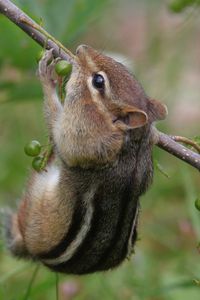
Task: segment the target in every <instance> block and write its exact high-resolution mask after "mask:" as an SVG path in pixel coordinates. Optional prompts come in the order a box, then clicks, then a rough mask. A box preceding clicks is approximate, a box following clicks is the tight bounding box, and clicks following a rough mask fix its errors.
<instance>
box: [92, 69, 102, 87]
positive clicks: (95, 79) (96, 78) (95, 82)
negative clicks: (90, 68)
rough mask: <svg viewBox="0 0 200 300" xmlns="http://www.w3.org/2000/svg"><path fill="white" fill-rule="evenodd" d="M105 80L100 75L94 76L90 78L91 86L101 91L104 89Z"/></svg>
mask: <svg viewBox="0 0 200 300" xmlns="http://www.w3.org/2000/svg"><path fill="white" fill-rule="evenodd" d="M104 84H105V80H104V78H103V76H102V75H101V74H98V73H96V74H94V75H93V78H92V85H93V86H94V87H95V88H96V89H98V90H101V89H103V88H104Z"/></svg>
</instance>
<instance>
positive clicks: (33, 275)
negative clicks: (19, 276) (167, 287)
mask: <svg viewBox="0 0 200 300" xmlns="http://www.w3.org/2000/svg"><path fill="white" fill-rule="evenodd" d="M39 268H40V265H37V266H36V267H35V268H34V271H33V274H32V276H31V279H30V282H29V284H28V288H27V290H26V294H25V296H24V298H23V300H28V299H29V296H30V293H31V288H32V286H33V283H34V281H35V278H36V276H37V274H38V271H39Z"/></svg>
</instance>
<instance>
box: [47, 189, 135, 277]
mask: <svg viewBox="0 0 200 300" xmlns="http://www.w3.org/2000/svg"><path fill="white" fill-rule="evenodd" d="M114 194H115V197H113V199H112V200H111V199H110V198H109V199H107V197H106V199H105V198H104V200H105V201H109V200H110V201H112V202H113V203H116V202H118V205H119V206H117V212H118V215H116V216H115V221H116V225H115V226H113V227H112V228H111V231H112V232H110V235H109V236H108V239H107V240H106V241H103V242H102V244H101V241H97V239H98V233H99V232H100V233H101V231H102V229H101V225H102V224H103V223H102V218H103V215H102V209H101V205H102V201H103V198H102V197H101V196H103V195H102V194H101V193H100V191H99V193H97V195H96V197H95V201H94V204H95V209H94V214H93V219H92V223H91V227H90V230H89V232H88V234H87V236H86V238H85V239H84V241H83V243H82V244H81V245H80V247H79V248H78V249H77V252H76V253H75V254H74V255H73V257H72V258H71V259H70V260H68V261H67V262H64V263H61V264H58V265H55V266H52V267H51V266H50V267H51V268H52V269H53V270H55V271H58V272H68V273H74V274H84V273H91V272H95V271H99V270H105V269H108V268H112V267H114V266H115V265H116V264H119V262H121V260H122V259H123V258H124V257H125V256H126V254H127V242H128V237H129V234H130V230H131V226H132V222H131V221H132V219H133V214H135V211H136V206H137V202H136V203H135V204H134V203H133V202H132V201H133V199H132V184H130V185H128V186H127V187H126V188H125V189H123V191H122V190H119V192H117V191H115V193H114ZM110 196H111V195H110ZM113 196H114V195H113ZM120 196H121V197H120ZM104 197H105V195H104ZM116 197H117V198H116ZM116 199H117V201H116ZM119 199H120V201H119ZM130 205H131V207H132V209H131V215H130V216H128V217H130V218H127V214H128V215H129V213H128V212H129V209H130ZM111 217H112V216H111ZM127 219H128V220H127ZM113 220H114V218H113V219H112V220H108V219H107V222H111V224H109V225H114V223H113ZM125 221H126V222H128V228H127V229H126V230H125V229H124V226H123V225H124V222H125ZM112 223H113V224H112ZM124 231H125V232H124ZM113 235H114V236H113ZM123 235H124V236H123ZM118 242H120V243H119V244H120V245H119V246H118V248H119V249H118V252H119V253H117V257H116V259H115V261H114V262H110V261H109V258H110V255H111V254H112V253H111V252H112V251H113V249H115V245H116V244H117V243H118ZM97 243H99V247H98V249H97V248H96V251H94V253H92V254H91V253H90V255H88V251H90V249H92V248H93V246H94V244H96V245H97ZM96 252H98V253H96ZM106 258H108V259H106ZM109 263H112V264H113V265H109V266H106V264H109Z"/></svg>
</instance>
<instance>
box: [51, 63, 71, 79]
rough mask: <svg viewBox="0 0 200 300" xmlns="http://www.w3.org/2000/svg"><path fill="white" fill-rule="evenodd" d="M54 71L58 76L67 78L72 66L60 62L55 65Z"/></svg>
mask: <svg viewBox="0 0 200 300" xmlns="http://www.w3.org/2000/svg"><path fill="white" fill-rule="evenodd" d="M55 71H56V73H57V74H58V75H59V76H69V75H70V74H71V71H72V65H71V64H69V63H68V62H67V61H66V60H60V61H59V62H58V63H57V64H56V65H55Z"/></svg>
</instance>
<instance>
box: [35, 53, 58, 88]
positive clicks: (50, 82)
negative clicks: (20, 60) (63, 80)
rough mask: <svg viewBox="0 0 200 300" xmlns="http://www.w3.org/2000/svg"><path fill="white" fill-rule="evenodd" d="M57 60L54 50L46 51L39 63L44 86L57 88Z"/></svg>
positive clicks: (39, 71)
mask: <svg viewBox="0 0 200 300" xmlns="http://www.w3.org/2000/svg"><path fill="white" fill-rule="evenodd" d="M56 62H57V59H54V57H53V49H50V50H47V51H45V53H44V55H43V57H42V58H41V60H40V62H39V67H38V75H39V78H40V80H41V82H42V84H43V85H45V86H50V87H52V88H55V86H56V82H57V80H56V76H55V64H56Z"/></svg>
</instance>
